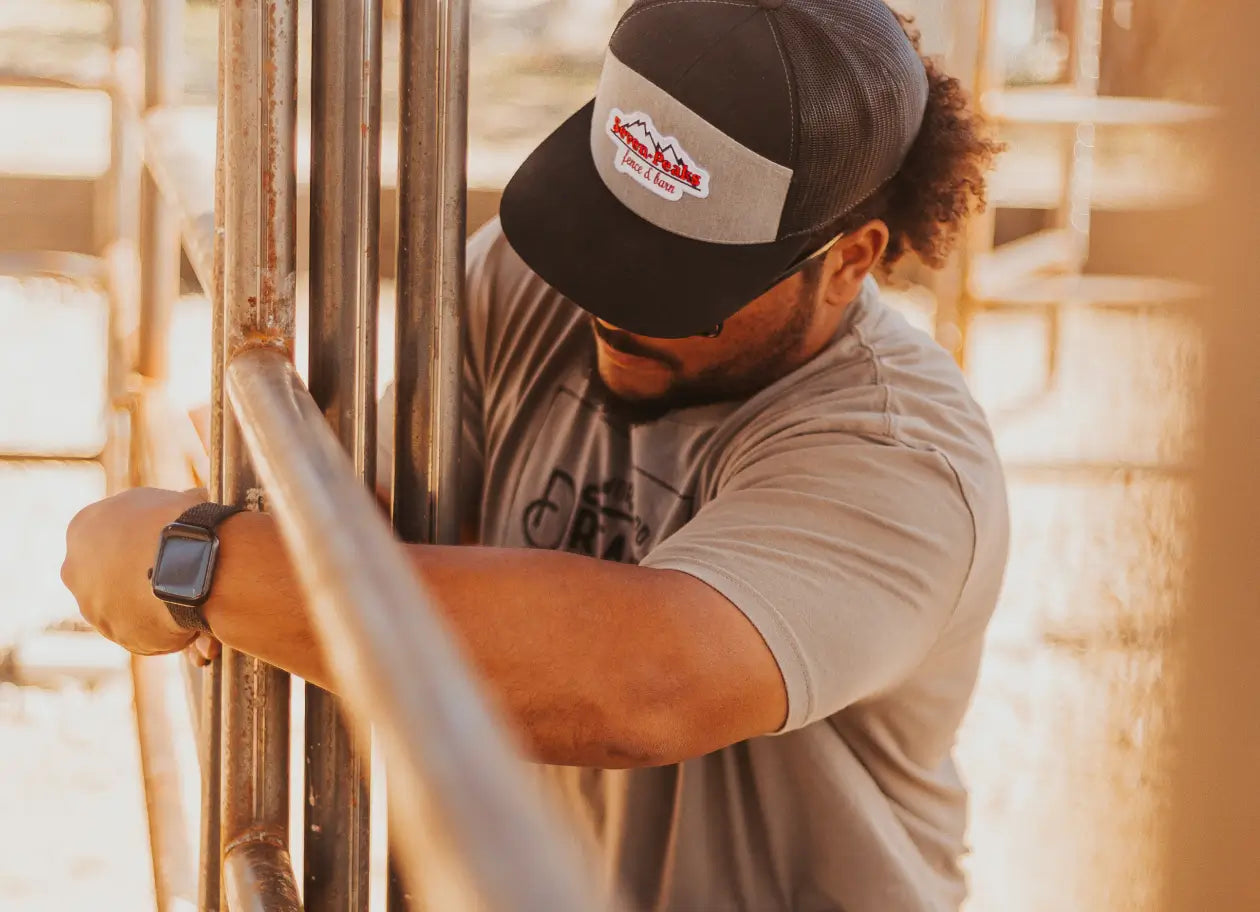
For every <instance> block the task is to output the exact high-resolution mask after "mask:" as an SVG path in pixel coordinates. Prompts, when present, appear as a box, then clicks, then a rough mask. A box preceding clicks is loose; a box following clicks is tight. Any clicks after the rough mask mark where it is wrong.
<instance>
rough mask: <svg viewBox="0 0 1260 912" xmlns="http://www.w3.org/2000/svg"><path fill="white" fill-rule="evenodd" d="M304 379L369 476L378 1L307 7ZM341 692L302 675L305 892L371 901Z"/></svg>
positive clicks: (336, 902) (323, 901) (313, 904)
mask: <svg viewBox="0 0 1260 912" xmlns="http://www.w3.org/2000/svg"><path fill="white" fill-rule="evenodd" d="M311 32H312V55H311V56H312V60H311V73H312V75H311V235H310V236H311V267H310V275H311V280H310V281H311V308H310V358H309V364H310V370H309V375H310V383H311V392H312V394H313V396H314V398H315V401H316V403H317V404H318V405H319V407H320V408H321V409H322V410H323V412H324V415H325V417H326V418H327V420H328V422H329V424H330V425H331V426H332V428H333V430H334V432H335V433H336V435H337V438H338V439H339V440H340V441H341V444H342V446H343V447H345V449H346V451H347V452H348V453H349V454H350V458H351V461H352V463H353V464H354V468H355V473H356V475H357V476H358V477H359V479H360V480H361V481H363V482H364V483H366V484H368V485H369V486H370V485H374V484H375V477H376V318H377V304H378V290H379V273H380V250H379V233H380V157H381V152H380V137H381V6H380V2H379V0H345V2H344V3H335V4H326V3H317V4H315V6H314V7H313V9H312V27H311ZM339 702H340V701H338V700H337V699H336V698H335V697H334V696H333V695H332V694H329V693H328V692H326V691H324V690H323V689H322V688H320V687H317V686H316V685H314V684H309V683H308V684H307V685H306V818H305V835H304V838H305V850H304V853H303V859H304V882H305V890H304V900H305V905H306V909H307V910H308V912H321V910H327V912H334V910H338V912H339V910H355V909H357V910H366V909H367V907H368V882H369V868H368V832H369V825H368V811H369V807H370V780H369V771H370V768H371V763H370V756H369V754H368V751H369V739H368V738H367V737H366V733H361V734H360V736H359V737H357V738H356V737H355V736H354V734H353V733H352V731H351V729H350V727H349V725H348V724H347V723H348V719H347V718H346V717H345V715H344V713H343V712H342V709H341V707H340V705H339Z"/></svg>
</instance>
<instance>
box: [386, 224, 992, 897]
mask: <svg viewBox="0 0 1260 912" xmlns="http://www.w3.org/2000/svg"><path fill="white" fill-rule="evenodd" d="M468 263H469V267H468V314H467V324H468V326H467V328H468V333H467V340H468V348H467V351H466V363H465V371H464V376H465V395H464V423H465V426H464V450H463V452H462V454H461V460H462V461H461V481H462V483H463V494H465V495H467V496H468V497H469V498H470V500H471V499H473V498H475V499H476V504H475V506H477V507H478V508H479V511H480V541H481V542H482V543H483V544H487V545H498V546H513V547H522V548H553V549H556V548H558V549H564V550H567V551H572V552H577V553H581V554H588V555H592V556H595V557H601V558H606V559H611V560H619V561H624V562H628V563H637V564H640V565H642V566H645V567H660V568H669V569H673V570H679V571H682V572H685V573H689V574H691V575H692V576H695V577H697V578H699V579H701V580H703V581H704V582H705V583H707V584H708V585H710V586H712V587H713V588H714V589H716V590H718V591H719V592H721V593H722V594H723V595H725V596H726V597H727V598H728V599H730V601H731V602H732V603H733V604H734V605H735V606H736V607H737V608H738V609H739V610H740V611H742V612H743V613H744V614H745V615H747V617H748V618H749V620H750V621H751V622H752V623H753V624H754V625H755V626H756V628H757V630H758V631H760V633H761V635H762V637H763V638H764V639H765V641H766V643H767V644H768V645H769V647H770V649H771V650H772V652H773V654H774V657H775V659H776V660H777V662H778V665H779V669H780V671H781V672H782V674H783V680H784V681H785V682H786V685H787V694H788V707H789V708H788V716H787V722H786V724H785V725H784V727H783V729H782V731H781V732H778V733H776V734H775V735H772V736H768V737H762V738H754V739H752V740H750V741H745V742H742V743H739V744H735V745H732V746H731V747H728V748H725V749H723V750H719V751H716V752H714V753H712V754H708V755H706V756H703V757H698V758H696V759H694V760H688V761H686V762H684V763H680V764H677V765H673V766H667V767H661V768H653V769H634V770H593V769H576V768H554V769H549V770H548V771H547V772H548V774H549V775H550V776H551V777H552V778H554V779H555V780H556V782H557V784H558V787H559V789H560V791H561V793H562V795H563V796H564V797H565V798H566V799H567V802H568V803H569V804H570V805H571V807H572V809H573V811H574V812H575V815H576V818H577V820H578V821H579V822H580V823H581V824H582V825H584V826H586V827H589V830H590V832H591V834H592V835H593V836H594V838H595V839H596V841H597V843H598V845H599V846H600V848H601V851H602V861H603V864H604V865H605V871H606V874H607V875H608V877H609V878H610V879H615V880H616V881H617V882H619V883H620V884H621V885H622V887H623V889H624V890H625V892H626V895H627V896H628V898H629V899H630V900H631V901H632V902H634V903H635V904H636V905H637V907H638V908H640V909H644V910H649V909H650V910H670V912H700V910H703V912H724V910H748V912H775V910H793V912H821V910H838V909H839V910H845V912H899V910H916V912H917V910H943V909H956V908H957V907H958V906H959V904H960V903H961V901H962V899H963V896H964V892H965V887H964V883H963V878H962V874H961V871H960V868H959V860H960V856H961V855H962V853H963V832H964V828H965V820H966V793H965V791H964V789H963V787H962V785H961V783H960V782H959V779H958V776H957V774H956V772H955V770H954V765H953V762H952V759H951V750H952V748H953V744H954V739H955V735H956V732H957V729H958V725H959V722H960V720H961V719H962V716H963V713H964V711H965V709H966V706H967V702H968V700H969V698H970V695H971V692H972V688H973V686H974V684H975V679H976V673H977V668H978V665H979V661H980V652H981V646H982V640H983V635H984V629H985V625H986V624H987V622H988V620H989V616H990V614H991V613H992V611H993V607H994V603H995V601H996V599H997V594H998V588H999V585H1000V582H1001V578H1002V570H1003V566H1004V564H1005V561H1006V551H1007V531H1008V528H1007V507H1006V496H1005V487H1004V483H1003V479H1002V473H1001V469H1000V467H999V464H998V458H997V456H996V454H995V452H994V448H993V442H992V438H991V435H990V432H989V430H988V427H987V425H986V423H985V419H984V416H983V414H982V413H981V410H980V409H979V407H978V406H977V405H976V404H975V402H974V401H973V400H972V398H971V396H970V395H969V394H968V392H967V390H966V387H965V385H964V382H963V378H962V376H961V374H960V373H959V371H958V369H957V367H956V366H955V365H954V363H953V361H952V360H951V359H950V358H949V356H948V355H947V354H946V353H945V352H944V351H943V350H942V349H940V348H939V347H938V346H936V345H935V344H934V343H933V342H932V341H931V339H929V338H928V337H927V336H925V335H924V334H923V333H921V332H919V331H917V330H915V329H912V328H911V327H910V326H909V325H908V324H907V323H906V322H905V321H904V320H903V319H902V318H901V317H900V316H899V315H898V314H896V313H895V312H894V311H892V310H890V309H889V308H888V307H887V306H886V305H885V304H884V303H883V302H882V301H881V298H880V292H879V289H878V287H877V286H876V284H875V283H874V282H873V281H868V282H867V284H866V286H865V287H864V289H863V291H862V293H861V295H860V296H859V297H858V299H857V300H855V301H854V302H853V303H852V305H851V306H850V309H849V313H848V315H847V317H846V320H845V323H844V325H843V327H842V328H841V330H840V332H838V333H837V335H836V338H835V339H834V341H833V342H832V343H831V344H830V346H829V347H828V348H827V349H825V350H824V351H823V352H822V353H821V354H819V355H818V356H817V357H816V358H814V359H813V360H812V361H810V362H809V363H808V364H806V365H804V366H803V367H801V368H800V369H798V370H796V371H795V372H794V373H792V374H790V375H789V376H787V377H784V378H783V379H781V380H779V381H778V382H776V383H774V384H772V385H771V386H769V387H767V388H766V389H764V390H762V391H761V392H759V393H757V394H756V395H755V396H753V397H752V398H750V399H748V400H746V401H742V402H728V403H719V404H713V405H707V406H701V407H693V408H686V409H679V410H676V411H673V412H670V413H668V414H666V415H665V416H664V417H661V418H659V419H657V420H653V421H650V422H646V423H629V422H627V421H625V420H622V419H620V418H619V417H618V416H617V414H616V413H615V412H610V411H609V410H606V409H603V408H601V406H600V402H599V399H598V397H597V395H596V394H595V392H594V391H593V389H592V387H591V383H590V377H591V372H592V370H593V366H594V344H593V340H592V334H591V328H590V324H589V321H588V319H587V318H586V317H585V315H584V314H583V312H582V311H581V310H579V309H578V308H577V307H575V306H574V305H573V304H572V303H570V302H569V301H568V300H566V299H565V298H563V297H562V296H561V295H560V294H559V293H557V292H556V291H554V290H553V289H551V288H550V287H549V286H547V285H546V284H545V283H544V282H543V281H542V280H541V279H540V278H538V277H537V276H536V275H535V274H534V273H532V272H531V271H530V270H529V269H528V268H527V267H526V266H525V265H524V263H522V262H521V260H520V259H519V258H518V257H517V256H516V254H515V253H514V252H513V251H512V249H511V247H510V246H509V245H508V243H507V241H506V239H505V238H504V237H503V235H502V233H501V231H500V229H499V227H498V224H497V222H492V223H491V224H490V225H488V226H487V227H486V228H484V229H483V230H482V231H481V232H479V233H478V235H477V236H476V237H475V238H474V239H473V240H472V241H471V242H470V246H469V252H468ZM391 398H392V397H390V396H388V395H387V396H386V401H384V402H383V403H382V408H381V410H380V412H381V416H382V431H383V432H382V434H381V441H382V443H383V444H385V445H386V446H387V445H388V442H389V440H390V439H391V435H390V434H389V433H387V432H386V431H387V429H388V427H389V422H390V420H391V415H392V411H393V409H392V402H391V401H390V399H391ZM380 463H381V465H382V467H388V466H389V464H390V459H389V454H388V450H385V451H383V452H382V455H381V459H380Z"/></svg>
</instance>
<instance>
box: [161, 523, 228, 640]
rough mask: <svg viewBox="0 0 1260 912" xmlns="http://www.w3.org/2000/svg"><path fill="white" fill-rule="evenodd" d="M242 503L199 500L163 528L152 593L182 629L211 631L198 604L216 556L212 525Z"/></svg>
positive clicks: (211, 577) (216, 538)
mask: <svg viewBox="0 0 1260 912" xmlns="http://www.w3.org/2000/svg"><path fill="white" fill-rule="evenodd" d="M244 509H245V508H244V507H233V506H227V505H225V504H217V503H200V504H197V506H195V507H192V508H191V509H189V510H185V511H184V512H183V513H182V514H180V517H179V519H177V520H175V522H173V523H171V524H170V525H169V526H167V527H166V528H165V529H163V530H162V537H161V539H160V540H159V541H158V549H157V556H156V557H155V558H154V559H153V568H152V569H151V570H150V571H149V579H150V580H151V581H152V583H153V594H154V595H156V596H157V597H158V598H160V599H161V600H162V601H163V602H165V603H166V607H167V609H168V610H169V611H170V612H171V617H172V618H174V620H175V623H176V624H178V625H179V626H180V627H182V628H183V629H185V630H197V631H200V632H202V633H210V625H209V624H207V623H206V619H205V616H204V615H203V614H202V613H201V606H202V605H204V604H205V602H206V599H208V598H209V597H210V586H211V584H212V583H213V581H214V565H215V562H216V560H217V559H218V556H219V536H218V533H217V532H215V528H216V527H217V526H218V525H219V523H221V522H223V521H224V520H225V519H227V518H228V517H229V516H235V515H236V514H237V513H240V512H242V511H243V510H244Z"/></svg>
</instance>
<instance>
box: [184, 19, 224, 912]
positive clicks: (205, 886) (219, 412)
mask: <svg viewBox="0 0 1260 912" xmlns="http://www.w3.org/2000/svg"><path fill="white" fill-rule="evenodd" d="M227 27H228V13H227V4H226V3H220V4H219V52H218V74H217V81H216V85H217V86H218V97H217V100H216V105H217V112H216V116H215V146H214V232H213V253H212V275H211V278H212V281H211V282H210V284H209V285H208V286H207V287H206V288H205V291H206V293H207V294H208V295H209V296H210V352H211V354H210V358H211V360H210V478H209V484H208V485H207V487H208V489H209V490H208V493H209V495H210V499H211V500H213V501H216V502H218V503H222V502H223V489H224V486H223V417H224V414H223V410H224V405H225V402H224V400H225V397H224V394H223V375H224V371H225V368H226V359H225V357H224V345H223V343H224V323H225V322H226V315H225V311H226V308H225V306H224V300H225V299H224V291H225V289H226V287H227V282H226V277H225V275H224V270H225V268H226V265H227V249H226V248H227V243H226V237H227V235H226V232H225V231H224V224H225V214H226V209H227V177H226V174H227V158H226V152H227V148H226V147H227V138H226V134H227V130H226V128H225V125H226V122H227V118H226V116H225V115H226V105H225V99H226V96H227V86H228V73H229V72H230V71H229V70H228V38H227V35H228V31H227ZM201 280H202V284H203V285H205V284H206V280H205V276H204V275H202V276H201ZM197 674H200V682H199V686H197V687H195V688H193V689H195V690H196V691H197V693H198V695H199V697H200V700H199V701H198V702H199V707H200V708H199V711H198V713H197V723H198V724H197V728H196V734H197V759H198V761H200V766H201V819H200V827H199V835H200V845H199V847H198V857H197V908H198V909H201V910H203V912H204V910H208V912H217V910H218V909H219V907H220V899H221V895H222V882H221V881H222V876H221V871H220V865H221V863H222V862H221V851H222V836H221V831H222V827H221V825H220V824H221V821H220V819H219V815H220V811H221V805H222V791H223V788H222V786H223V751H222V743H223V656H222V655H221V654H220V655H217V656H215V657H214V658H213V659H211V660H210V662H209V664H207V665H206V666H205V667H204V668H203V669H201V670H200V672H198V671H197V670H196V669H192V668H190V669H189V670H188V675H189V677H190V678H191V677H192V676H193V675H197Z"/></svg>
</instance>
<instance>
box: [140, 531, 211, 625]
mask: <svg viewBox="0 0 1260 912" xmlns="http://www.w3.org/2000/svg"><path fill="white" fill-rule="evenodd" d="M218 553H219V539H218V536H216V535H215V534H214V532H212V531H211V530H209V529H205V528H203V527H201V526H190V525H186V524H184V523H178V522H176V523H171V524H170V525H169V526H167V527H166V528H165V529H163V530H162V540H161V542H160V543H159V544H158V553H157V558H156V559H155V560H154V562H153V594H154V595H156V596H157V597H158V598H160V599H162V601H164V602H175V603H177V604H182V605H200V604H201V603H202V602H204V601H205V600H206V598H207V597H208V596H209V595H210V580H211V578H212V574H213V571H214V561H215V558H216V557H217V556H218Z"/></svg>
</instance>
